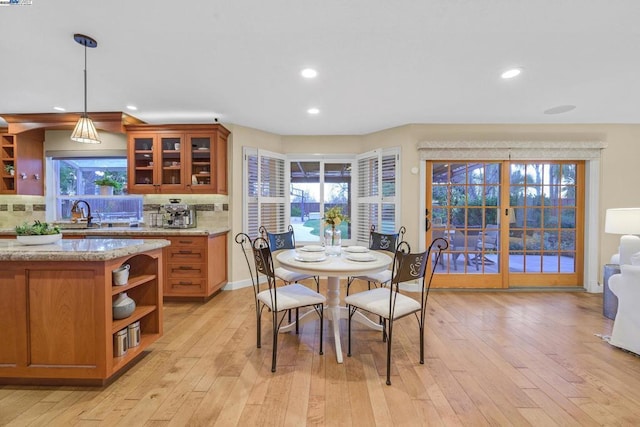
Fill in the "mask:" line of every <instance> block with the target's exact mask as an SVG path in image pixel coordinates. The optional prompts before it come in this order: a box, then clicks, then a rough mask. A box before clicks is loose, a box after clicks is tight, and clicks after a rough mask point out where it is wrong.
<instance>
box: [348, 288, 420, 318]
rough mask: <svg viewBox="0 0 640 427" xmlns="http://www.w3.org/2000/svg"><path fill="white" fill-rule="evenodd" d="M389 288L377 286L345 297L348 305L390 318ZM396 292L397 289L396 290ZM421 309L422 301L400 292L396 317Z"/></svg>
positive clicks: (395, 312) (397, 299)
mask: <svg viewBox="0 0 640 427" xmlns="http://www.w3.org/2000/svg"><path fill="white" fill-rule="evenodd" d="M390 292H391V291H390V290H389V288H376V289H371V290H370V291H364V292H358V293H356V294H352V295H349V296H348V297H346V298H345V299H344V302H345V303H347V304H348V305H353V306H355V307H358V308H362V309H363V310H366V311H368V312H370V313H373V314H377V315H378V316H381V317H384V318H385V319H389V318H390V317H391V316H390V314H389V297H390V295H389V293H390ZM394 293H395V291H394ZM416 311H420V303H419V302H418V301H416V300H414V299H413V298H410V297H408V296H405V295H402V294H398V295H397V298H396V309H395V311H394V317H393V318H394V319H397V318H399V317H402V316H406V315H407V314H410V313H413V312H416Z"/></svg>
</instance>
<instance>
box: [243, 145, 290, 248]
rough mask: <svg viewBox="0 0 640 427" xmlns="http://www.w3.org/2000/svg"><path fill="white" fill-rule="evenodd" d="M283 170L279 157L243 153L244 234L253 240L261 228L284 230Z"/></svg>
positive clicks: (251, 150)
mask: <svg viewBox="0 0 640 427" xmlns="http://www.w3.org/2000/svg"><path fill="white" fill-rule="evenodd" d="M285 166H286V162H285V157H284V156H283V155H281V154H278V153H272V152H269V151H264V150H257V149H255V148H246V147H245V149H244V172H245V173H244V182H245V185H244V187H245V188H244V195H245V202H244V208H245V215H244V231H245V233H247V234H248V235H249V236H250V237H251V238H252V239H253V238H255V237H257V236H258V228H259V227H260V226H264V227H265V228H266V229H267V230H269V231H271V232H281V231H284V230H285V228H286V221H287V218H286V192H285V188H286V173H285V172H286V170H285V169H286V167H285Z"/></svg>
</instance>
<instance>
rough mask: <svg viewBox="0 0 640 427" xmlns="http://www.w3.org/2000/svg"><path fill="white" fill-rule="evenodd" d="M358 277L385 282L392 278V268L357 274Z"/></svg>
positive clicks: (369, 280) (368, 280)
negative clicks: (364, 274) (361, 274)
mask: <svg viewBox="0 0 640 427" xmlns="http://www.w3.org/2000/svg"><path fill="white" fill-rule="evenodd" d="M356 279H360V280H366V281H367V282H376V283H381V284H383V283H386V282H388V281H390V280H391V270H383V271H381V272H380V273H371V274H367V275H366V276H356Z"/></svg>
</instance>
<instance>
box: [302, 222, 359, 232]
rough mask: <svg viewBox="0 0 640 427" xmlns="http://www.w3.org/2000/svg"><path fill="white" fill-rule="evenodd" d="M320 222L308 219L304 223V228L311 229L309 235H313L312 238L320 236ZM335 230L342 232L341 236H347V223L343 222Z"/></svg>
mask: <svg viewBox="0 0 640 427" xmlns="http://www.w3.org/2000/svg"><path fill="white" fill-rule="evenodd" d="M320 221H321V220H319V219H310V220H307V221H305V223H304V226H305V227H310V228H312V230H311V231H310V233H311V234H313V235H314V236H320ZM336 228H337V229H338V230H340V231H341V232H342V235H343V236H348V231H349V223H347V222H343V223H341V224H340V225H339V226H337V227H336Z"/></svg>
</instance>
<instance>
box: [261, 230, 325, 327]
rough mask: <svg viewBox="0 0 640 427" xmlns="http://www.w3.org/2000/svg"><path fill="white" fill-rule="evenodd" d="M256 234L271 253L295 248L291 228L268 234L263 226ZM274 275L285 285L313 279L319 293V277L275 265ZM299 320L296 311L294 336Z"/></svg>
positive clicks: (298, 314)
mask: <svg viewBox="0 0 640 427" xmlns="http://www.w3.org/2000/svg"><path fill="white" fill-rule="evenodd" d="M258 233H260V235H261V236H262V237H263V238H264V239H266V240H267V241H268V242H269V247H270V248H271V251H272V253H274V254H275V253H277V252H279V251H283V250H288V249H295V248H296V236H295V234H294V233H293V227H292V226H291V225H289V227H288V229H287V231H285V232H283V233H269V232H268V231H267V229H266V227H264V226H262V225H261V226H260V227H259V228H258ZM274 271H275V275H276V277H277V278H278V279H280V280H282V281H283V282H285V283H286V284H290V283H298V282H299V281H301V280H306V279H313V280H314V281H315V282H316V292H320V277H319V276H311V275H309V274H303V273H296V272H295V271H291V270H288V269H286V268H284V267H280V266H279V265H276V267H275V270H274ZM288 316H289V322H291V312H289V314H288ZM299 319H300V310H299V309H296V334H297V333H299V332H300V331H299V328H298V320H299Z"/></svg>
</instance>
